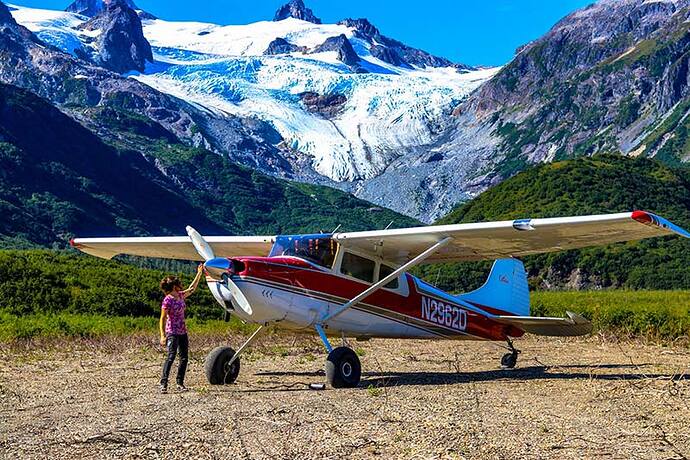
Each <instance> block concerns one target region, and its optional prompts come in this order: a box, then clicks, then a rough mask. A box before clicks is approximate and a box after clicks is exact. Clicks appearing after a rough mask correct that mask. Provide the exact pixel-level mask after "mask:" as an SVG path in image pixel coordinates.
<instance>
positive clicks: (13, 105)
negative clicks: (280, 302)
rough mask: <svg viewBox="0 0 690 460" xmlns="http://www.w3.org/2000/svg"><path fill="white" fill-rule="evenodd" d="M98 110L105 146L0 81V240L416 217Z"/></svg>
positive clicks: (276, 229) (356, 225) (325, 225)
mask: <svg viewBox="0 0 690 460" xmlns="http://www.w3.org/2000/svg"><path fill="white" fill-rule="evenodd" d="M104 117H109V118H110V119H111V120H115V119H117V120H118V123H113V126H112V130H111V131H110V132H109V134H108V143H106V142H105V141H104V140H103V139H101V138H100V137H99V136H97V135H95V134H94V133H93V132H91V131H90V130H88V129H86V128H84V127H83V126H82V125H80V124H79V123H77V122H76V121H75V120H73V119H72V118H70V117H68V116H67V115H65V114H63V113H62V112H60V111H59V110H58V109H57V108H55V107H54V106H52V105H51V104H50V103H48V102H47V101H45V100H43V99H41V98H39V97H37V96H36V95H34V94H32V93H30V92H28V91H25V90H21V89H19V88H16V87H13V86H9V85H2V84H0V212H1V213H2V215H3V219H0V245H1V246H4V247H9V248H13V247H23V246H30V245H32V244H33V245H42V246H45V245H51V244H58V245H64V243H65V242H66V241H67V240H68V238H69V237H71V236H74V235H77V236H83V237H84V236H117V235H149V234H162V235H165V234H183V232H184V228H185V226H186V225H192V226H194V227H195V228H197V229H198V230H199V231H201V232H202V233H205V234H252V233H281V232H282V233H287V232H316V231H319V230H332V229H333V228H335V227H336V226H337V225H338V224H342V228H343V229H349V230H361V229H373V228H383V227H384V226H386V225H388V224H389V222H391V221H393V222H394V225H395V226H405V225H410V224H417V223H418V222H417V221H415V220H414V219H410V218H408V217H404V216H401V215H400V214H397V213H394V212H392V211H390V210H386V209H382V208H379V207H377V206H374V205H372V204H370V203H368V202H366V201H363V200H359V199H356V198H354V197H353V196H351V195H349V194H346V193H343V192H340V191H337V190H333V189H330V188H327V187H319V186H308V185H301V184H295V183H291V182H288V181H284V180H279V179H276V178H272V177H268V176H265V175H262V174H260V173H257V172H255V171H253V170H250V169H248V168H244V167H240V166H238V165H236V164H233V163H232V162H231V161H230V160H229V159H227V158H225V157H223V156H220V155H216V154H214V153H211V152H209V151H207V150H204V149H198V148H192V147H189V146H186V145H184V144H182V143H179V142H178V141H177V140H176V139H175V138H174V136H172V135H171V134H170V133H169V132H167V131H165V130H164V129H163V128H162V127H161V126H159V125H156V124H155V122H152V121H150V120H146V119H143V118H142V117H138V116H135V115H132V114H130V113H127V112H126V111H123V112H118V113H112V111H111V112H108V113H106V114H104ZM104 121H107V120H104ZM113 139H121V140H122V142H117V141H113ZM125 141H129V142H125ZM133 145H134V146H136V148H132V146H133Z"/></svg>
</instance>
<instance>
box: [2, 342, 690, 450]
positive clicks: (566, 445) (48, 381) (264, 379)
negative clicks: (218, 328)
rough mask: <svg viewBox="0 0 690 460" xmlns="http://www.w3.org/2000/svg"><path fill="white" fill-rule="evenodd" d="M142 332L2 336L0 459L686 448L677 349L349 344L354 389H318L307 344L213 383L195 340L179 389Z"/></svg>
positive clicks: (688, 398)
mask: <svg viewBox="0 0 690 460" xmlns="http://www.w3.org/2000/svg"><path fill="white" fill-rule="evenodd" d="M153 340H154V339H153V338H151V339H149V338H144V337H138V338H137V337H134V338H128V339H107V340H100V341H91V342H86V341H76V342H75V341H73V342H65V343H63V344H51V345H50V346H37V345H33V346H31V347H30V349H28V350H27V349H20V348H18V347H7V346H5V347H4V348H3V349H2V351H0V353H1V354H2V356H0V358H1V362H0V456H1V457H4V458H80V459H86V458H99V459H100V458H201V459H203V458H209V459H211V458H218V459H226V458H244V459H254V458H289V459H294V458H372V457H379V458H386V459H387V458H482V459H483V458H506V459H507V458H559V459H561V458H598V457H606V458H625V459H632V458H650V459H651V458H653V459H685V458H688V457H690V377H688V376H690V349H689V348H688V347H687V346H684V347H680V346H679V347H662V346H657V345H650V344H644V343H641V342H632V343H630V342H624V343H619V342H617V341H611V340H608V339H605V338H603V337H601V336H598V337H590V338H587V339H580V340H572V339H566V340H560V339H537V338H526V339H521V340H519V341H517V342H516V345H517V346H518V348H520V349H521V350H522V354H521V355H520V360H519V363H518V368H517V369H514V370H500V369H499V366H498V362H499V359H500V356H501V355H502V354H503V352H504V351H503V350H501V349H500V348H498V347H497V346H496V345H495V344H489V343H472V342H429V341H395V340H372V341H370V342H352V346H353V347H354V348H355V349H356V350H357V352H358V353H359V354H360V355H361V360H362V366H363V378H362V383H361V385H360V387H359V388H356V389H349V390H333V389H326V390H321V391H319V390H310V389H308V384H309V383H320V382H324V380H325V377H324V375H323V372H322V370H321V369H322V368H323V362H324V361H323V360H324V358H325V356H324V354H323V352H322V351H321V347H320V346H319V343H318V342H317V341H316V339H315V338H310V337H309V338H305V337H301V338H294V337H289V336H266V337H265V338H263V339H262V340H261V341H260V342H258V343H257V344H256V346H255V347H254V348H253V349H252V351H251V352H250V353H248V354H247V355H245V356H243V359H242V364H241V365H242V370H241V372H240V376H239V378H238V381H237V383H236V384H234V385H228V386H211V385H209V384H207V383H206V381H205V378H204V376H203V359H204V356H205V354H206V353H207V352H208V351H209V350H210V349H211V348H212V347H214V346H216V345H219V344H222V343H223V339H219V338H215V339H213V338H210V337H196V338H195V337H194V336H192V338H191V347H192V356H191V362H190V368H189V372H188V379H187V384H188V386H189V387H190V389H191V390H190V391H189V392H188V393H175V392H173V393H170V394H167V395H160V394H158V392H157V389H158V386H157V384H158V379H159V377H160V376H159V373H160V365H161V362H162V360H163V353H162V351H161V350H160V349H158V347H156V346H155V345H154V344H153ZM228 340H229V342H230V343H231V344H232V345H235V347H237V345H238V344H239V343H240V341H241V337H231V338H229V339H228ZM56 345H61V346H60V347H58V346H56ZM66 348H67V349H69V350H66ZM173 373H174V371H173Z"/></svg>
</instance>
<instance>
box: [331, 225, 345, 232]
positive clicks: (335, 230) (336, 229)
mask: <svg viewBox="0 0 690 460" xmlns="http://www.w3.org/2000/svg"><path fill="white" fill-rule="evenodd" d="M342 225H343V224H338V226H337V227H336V228H334V229H333V231H332V232H331V233H335V232H337V231H338V229H339V228H340V227H341V226H342Z"/></svg>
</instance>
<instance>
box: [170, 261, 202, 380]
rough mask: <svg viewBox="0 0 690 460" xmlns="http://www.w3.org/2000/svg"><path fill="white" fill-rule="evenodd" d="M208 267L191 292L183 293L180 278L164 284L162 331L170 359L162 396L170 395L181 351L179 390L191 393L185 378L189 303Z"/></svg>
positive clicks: (171, 277)
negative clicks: (175, 365)
mask: <svg viewBox="0 0 690 460" xmlns="http://www.w3.org/2000/svg"><path fill="white" fill-rule="evenodd" d="M203 270H204V266H203V265H199V268H198V269H197V272H196V277H194V281H192V284H190V285H189V287H188V288H187V289H184V290H183V289H182V283H181V282H180V280H179V279H178V278H177V277H176V276H166V277H165V278H163V280H162V281H161V289H162V290H163V292H164V293H165V298H164V299H163V304H162V305H161V319H160V322H159V328H160V331H161V346H163V347H167V349H168V357H167V358H166V360H165V362H164V363H163V375H162V376H161V386H160V391H161V393H167V392H168V376H169V375H170V368H172V365H173V361H175V355H176V354H177V351H178V350H179V352H180V363H179V365H178V367H177V389H178V390H179V391H187V387H185V386H184V374H185V372H186V371H187V361H188V360H189V338H188V337H187V325H186V324H185V321H184V310H185V308H186V305H185V299H186V298H187V297H189V296H190V295H192V294H193V293H194V291H196V288H197V286H198V285H199V280H201V276H202V275H203Z"/></svg>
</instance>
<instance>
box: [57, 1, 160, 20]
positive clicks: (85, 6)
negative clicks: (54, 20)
mask: <svg viewBox="0 0 690 460" xmlns="http://www.w3.org/2000/svg"><path fill="white" fill-rule="evenodd" d="M126 2H127V6H129V7H130V8H132V9H133V10H135V11H136V12H137V13H138V14H139V17H141V18H142V19H156V17H155V16H154V15H152V14H151V13H147V12H146V11H143V10H141V9H140V8H139V7H137V6H136V5H135V4H134V2H133V1H132V0H126ZM106 3H108V2H107V1H104V0H75V1H74V2H72V3H70V4H69V6H68V7H67V8H65V11H69V12H70V13H77V14H81V15H84V16H88V17H90V18H92V17H94V16H97V15H99V14H100V13H101V12H102V11H103V10H105V5H106Z"/></svg>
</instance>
